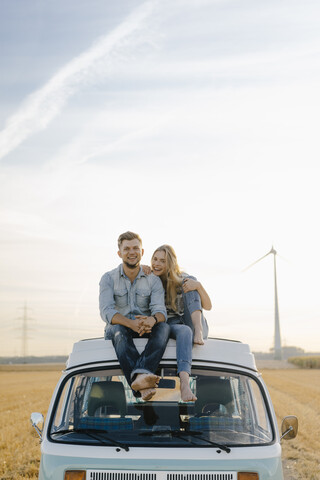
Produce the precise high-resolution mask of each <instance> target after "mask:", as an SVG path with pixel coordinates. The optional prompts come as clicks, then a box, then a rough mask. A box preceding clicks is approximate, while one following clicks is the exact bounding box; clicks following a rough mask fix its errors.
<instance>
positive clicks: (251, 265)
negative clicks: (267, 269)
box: [242, 250, 272, 272]
mask: <svg viewBox="0 0 320 480" xmlns="http://www.w3.org/2000/svg"><path fill="white" fill-rule="evenodd" d="M271 253H272V251H271V250H270V252H268V253H266V254H265V255H263V257H261V258H259V259H258V260H256V261H255V262H253V263H251V264H250V265H249V266H248V267H246V268H245V269H244V270H242V272H246V271H247V270H249V268H251V267H253V265H255V264H256V263H259V262H261V260H263V259H264V258H266V257H267V256H268V255H270V254H271Z"/></svg>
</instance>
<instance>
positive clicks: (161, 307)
mask: <svg viewBox="0 0 320 480" xmlns="http://www.w3.org/2000/svg"><path fill="white" fill-rule="evenodd" d="M150 278H152V280H151V282H152V283H151V297H150V305H149V308H150V311H151V315H155V314H156V313H162V314H163V315H164V318H165V319H166V320H167V310H166V306H165V303H164V289H163V286H162V283H161V280H160V278H158V277H156V276H155V275H152V276H151V275H150Z"/></svg>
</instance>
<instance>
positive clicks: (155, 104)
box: [0, 0, 320, 356]
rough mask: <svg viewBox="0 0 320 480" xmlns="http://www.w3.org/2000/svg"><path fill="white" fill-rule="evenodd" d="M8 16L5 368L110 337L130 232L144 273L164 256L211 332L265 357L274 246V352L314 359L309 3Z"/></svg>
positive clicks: (179, 0)
mask: <svg viewBox="0 0 320 480" xmlns="http://www.w3.org/2000/svg"><path fill="white" fill-rule="evenodd" d="M0 9H1V15H0V57H1V67H0V68H1V75H0V242H1V249H0V348H1V356H16V355H22V354H23V353H26V354H29V355H39V356H40V355H67V354H68V353H69V352H70V351H71V349H72V345H73V343H74V342H76V341H78V340H80V339H83V338H92V337H101V336H102V335H103V329H104V323H103V321H102V320H101V318H100V315H99V309H98V294H99V281H100V278H101V276H102V275H103V273H105V272H106V271H108V270H111V269H112V268H115V267H116V266H117V265H118V264H119V257H118V256H117V238H118V236H119V234H120V233H123V232H124V231H127V230H132V231H134V232H138V233H139V234H140V236H141V237H142V239H143V246H144V249H145V253H144V257H143V262H144V263H145V264H149V263H150V258H151V256H152V253H153V251H154V250H155V249H156V247H158V246H159V245H162V244H163V243H168V244H171V245H172V246H173V247H174V249H175V250H176V253H177V256H178V261H179V264H180V266H181V267H182V268H183V270H184V271H186V272H188V273H189V274H192V275H194V276H196V277H197V278H198V280H199V281H200V282H201V283H202V284H203V286H204V287H205V289H206V290H207V291H208V293H209V295H210V296H211V299H212V302H213V309H212V310H211V311H210V312H206V318H207V320H208V323H209V325H210V335H211V336H214V337H218V338H229V339H236V340H240V341H242V342H245V343H249V344H250V346H251V348H252V349H253V350H255V351H265V352H267V351H269V349H270V348H271V347H272V346H273V335H274V285H273V275H274V271H273V256H272V255H269V256H267V257H265V258H264V259H263V260H261V262H259V263H257V264H256V265H254V266H253V267H252V268H250V269H249V270H245V268H246V267H247V266H248V265H250V264H251V263H253V262H254V261H256V260H257V259H259V258H261V257H263V256H264V255H265V254H267V253H268V252H269V251H270V249H271V247H272V246H274V248H275V249H276V251H277V252H278V255H277V257H276V258H277V278H278V296H279V311H280V326H281V337H282V344H283V345H284V346H292V345H293V346H297V347H300V348H303V349H304V350H305V351H319V350H320V322H319V319H320V297H319V293H318V292H319V280H318V277H319V270H320V255H319V245H320V227H319V220H318V217H319V213H318V210H319V204H320V193H319V186H318V184H319V174H320V163H319V140H318V136H319V134H318V118H319V107H320V90H319V83H320V55H319V53H320V30H319V25H318V23H319V22H318V19H319V15H320V4H319V2H317V1H316V0H305V1H304V2H301V1H297V0H280V1H279V0H269V1H261V0H241V1H240V0H170V1H169V0H161V1H160V0H158V1H157V0H147V1H140V0H119V1H117V2H114V1H112V0H107V1H105V0H90V1H88V0H68V1H65V0H54V1H53V0H48V1H46V2H42V1H40V0H29V1H28V2H26V1H24V0H2V1H1V5H0ZM244 270H245V271H244ZM24 322H25V323H24ZM23 325H26V328H25V329H24V327H23ZM23 339H24V340H23Z"/></svg>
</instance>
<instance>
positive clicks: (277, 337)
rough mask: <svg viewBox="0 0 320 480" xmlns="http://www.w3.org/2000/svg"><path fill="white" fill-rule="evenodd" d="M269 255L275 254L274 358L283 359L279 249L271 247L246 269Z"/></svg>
mask: <svg viewBox="0 0 320 480" xmlns="http://www.w3.org/2000/svg"><path fill="white" fill-rule="evenodd" d="M268 255H273V271H274V352H273V355H274V357H273V358H274V359H275V360H281V359H282V347H281V334H280V319H279V304H278V286H277V264H276V255H277V251H276V250H275V249H274V248H273V246H272V248H271V250H270V252H268V253H267V254H266V255H263V257H261V258H259V259H258V260H256V261H255V262H253V263H251V265H249V266H248V267H247V268H246V269H245V270H248V268H251V267H253V265H255V264H256V263H258V262H260V261H261V260H263V259H264V258H265V257H267V256H268Z"/></svg>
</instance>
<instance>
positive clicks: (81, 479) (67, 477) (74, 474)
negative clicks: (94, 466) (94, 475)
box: [64, 470, 86, 480]
mask: <svg viewBox="0 0 320 480" xmlns="http://www.w3.org/2000/svg"><path fill="white" fill-rule="evenodd" d="M64 480H86V471H85V470H67V471H66V472H65V474H64Z"/></svg>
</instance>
